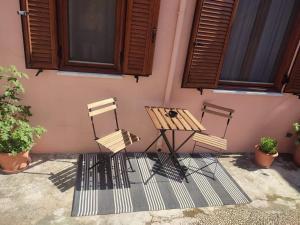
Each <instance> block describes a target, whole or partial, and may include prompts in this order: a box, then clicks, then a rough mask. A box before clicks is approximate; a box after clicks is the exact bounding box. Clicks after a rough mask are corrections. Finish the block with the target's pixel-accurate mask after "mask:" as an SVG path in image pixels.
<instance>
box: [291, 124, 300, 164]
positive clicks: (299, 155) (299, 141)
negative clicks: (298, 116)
mask: <svg viewBox="0 0 300 225" xmlns="http://www.w3.org/2000/svg"><path fill="white" fill-rule="evenodd" d="M293 128H294V131H295V135H296V141H295V144H296V148H295V150H294V157H293V158H294V162H295V163H296V164H297V165H298V166H300V124H299V123H294V124H293Z"/></svg>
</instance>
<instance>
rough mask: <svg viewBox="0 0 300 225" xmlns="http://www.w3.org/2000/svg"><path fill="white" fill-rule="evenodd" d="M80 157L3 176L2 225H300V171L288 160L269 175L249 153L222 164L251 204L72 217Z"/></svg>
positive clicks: (39, 161)
mask: <svg viewBox="0 0 300 225" xmlns="http://www.w3.org/2000/svg"><path fill="white" fill-rule="evenodd" d="M76 157H77V156H75V155H64V156H62V155H57V156H56V155H34V156H33V159H34V163H33V164H32V167H31V168H30V169H28V170H26V171H24V172H23V173H19V174H16V175H0V225H15V224H17V225H29V224H41V225H47V224H54V225H55V224H63V225H68V224H105V225H110V224H113V225H118V224H130V225H138V224H145V225H155V224H172V225H173V224H174V225H176V224H182V225H198V224H206V225H207V224H226V225H227V224H234V225H236V224H245V225H250V224H256V225H259V224H284V225H288V224H293V225H296V224H298V225H300V169H299V168H297V167H295V165H294V164H293V163H292V162H291V159H290V158H289V157H287V156H284V157H280V158H278V159H277V161H276V163H275V164H274V165H273V167H272V169H268V170H266V169H258V168H257V167H256V166H255V165H254V164H253V163H252V157H251V156H249V155H248V154H247V155H227V156H224V157H223V158H221V159H220V161H221V163H222V164H223V165H224V167H225V168H226V169H227V170H228V171H229V172H230V174H231V175H232V176H233V177H234V179H235V180H236V181H237V182H238V183H239V184H240V186H241V187H242V188H243V190H244V191H245V192H246V193H247V194H248V195H249V197H250V198H251V199H252V200H253V202H252V203H251V204H248V205H239V206H222V207H207V208H196V209H186V210H166V211H158V212H139V213H129V214H119V215H105V216H90V217H70V212H71V205H72V198H73V184H74V180H75V173H76V164H75V163H76Z"/></svg>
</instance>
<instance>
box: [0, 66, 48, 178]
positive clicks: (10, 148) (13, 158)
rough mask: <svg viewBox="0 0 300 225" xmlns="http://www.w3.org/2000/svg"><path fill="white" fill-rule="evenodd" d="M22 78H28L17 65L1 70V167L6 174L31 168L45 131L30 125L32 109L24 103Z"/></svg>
mask: <svg viewBox="0 0 300 225" xmlns="http://www.w3.org/2000/svg"><path fill="white" fill-rule="evenodd" d="M20 78H27V75H26V74H25V73H22V72H19V71H17V69H16V68H15V67H14V66H10V67H0V82H1V86H0V167H1V169H2V171H4V172H6V173H16V172H19V171H22V170H24V169H25V168H26V167H27V166H28V164H29V162H30V157H29V151H30V150H31V148H32V146H33V145H34V142H35V139H36V138H38V137H40V135H41V134H42V133H43V132H44V131H45V129H44V128H42V127H40V126H37V127H33V126H31V125H30V124H29V121H28V118H29V117H30V116H32V114H31V112H30V106H26V105H22V104H21V103H20V100H21V99H20V95H21V94H22V93H23V92H24V89H23V86H22V84H21V82H20V80H19V79H20Z"/></svg>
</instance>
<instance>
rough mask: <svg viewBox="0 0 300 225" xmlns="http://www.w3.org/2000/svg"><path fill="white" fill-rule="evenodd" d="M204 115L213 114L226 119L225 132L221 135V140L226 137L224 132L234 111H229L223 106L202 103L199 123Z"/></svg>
mask: <svg viewBox="0 0 300 225" xmlns="http://www.w3.org/2000/svg"><path fill="white" fill-rule="evenodd" d="M205 113H209V114H213V115H215V116H220V117H224V118H227V124H226V127H225V131H224V134H223V138H224V137H225V135H226V132H227V128H228V125H229V122H230V120H231V119H232V114H233V113H234V110H233V109H230V108H225V107H223V106H219V105H214V104H211V103H207V102H204V103H203V107H202V115H201V122H202V120H203V117H204V114H205Z"/></svg>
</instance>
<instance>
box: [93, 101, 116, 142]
mask: <svg viewBox="0 0 300 225" xmlns="http://www.w3.org/2000/svg"><path fill="white" fill-rule="evenodd" d="M87 108H88V110H89V117H90V118H91V122H92V126H93V131H94V136H95V139H98V137H97V135H96V130H95V124H94V116H97V115H100V114H102V113H105V112H110V111H114V116H115V121H116V130H119V123H118V116H117V98H108V99H104V100H101V101H98V102H93V103H90V104H88V105H87Z"/></svg>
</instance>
